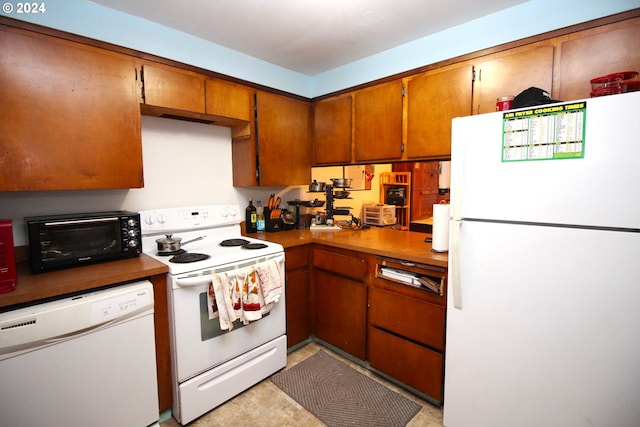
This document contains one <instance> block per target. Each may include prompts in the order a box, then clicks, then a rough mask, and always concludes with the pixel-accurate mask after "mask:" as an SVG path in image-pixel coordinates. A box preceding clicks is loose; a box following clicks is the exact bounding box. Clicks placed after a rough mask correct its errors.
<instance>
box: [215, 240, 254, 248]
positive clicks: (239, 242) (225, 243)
mask: <svg viewBox="0 0 640 427" xmlns="http://www.w3.org/2000/svg"><path fill="white" fill-rule="evenodd" d="M247 244H249V241H248V240H245V239H226V240H223V241H222V242H220V246H227V247H228V246H243V245H247Z"/></svg>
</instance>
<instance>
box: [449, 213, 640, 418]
mask: <svg viewBox="0 0 640 427" xmlns="http://www.w3.org/2000/svg"><path fill="white" fill-rule="evenodd" d="M459 239H460V243H461V244H460V247H459V256H457V257H451V258H450V265H449V267H450V269H451V270H453V269H458V271H459V275H457V276H450V277H449V280H450V281H449V286H450V289H451V286H455V285H456V283H452V281H455V280H459V285H460V286H459V287H460V290H461V296H460V297H461V303H462V309H456V308H454V307H453V298H454V295H453V292H449V293H448V298H449V301H448V303H449V309H448V310H447V337H446V339H447V341H446V343H447V352H446V372H445V394H444V424H445V425H446V426H447V427H466V426H474V427H482V426H490V427H500V426H509V427H511V426H524V427H526V426H535V427H539V426H546V427H553V426H558V427H568V426H584V425H594V426H596V425H598V426H604V425H606V426H631V425H639V424H638V422H639V421H640V405H638V398H639V397H640V339H638V314H637V313H638V301H640V286H638V278H639V277H640V263H638V251H639V249H640V234H639V233H621V232H611V231H594V230H580V229H575V228H557V227H540V226H530V225H505V224H493V223H473V222H463V224H462V226H461V227H460V229H459Z"/></svg>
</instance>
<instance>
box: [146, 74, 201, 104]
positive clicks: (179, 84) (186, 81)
mask: <svg viewBox="0 0 640 427" xmlns="http://www.w3.org/2000/svg"><path fill="white" fill-rule="evenodd" d="M142 80H143V88H144V103H145V104H147V105H152V106H155V107H165V108H171V109H175V110H183V111H190V112H194V113H204V112H205V101H204V93H205V92H204V76H201V75H199V74H196V73H192V72H190V71H186V70H180V69H177V68H172V67H165V66H160V65H151V64H144V65H143V66H142Z"/></svg>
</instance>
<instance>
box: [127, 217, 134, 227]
mask: <svg viewBox="0 0 640 427" xmlns="http://www.w3.org/2000/svg"><path fill="white" fill-rule="evenodd" d="M127 225H128V226H129V227H135V225H136V220H135V219H133V218H130V219H129V220H127Z"/></svg>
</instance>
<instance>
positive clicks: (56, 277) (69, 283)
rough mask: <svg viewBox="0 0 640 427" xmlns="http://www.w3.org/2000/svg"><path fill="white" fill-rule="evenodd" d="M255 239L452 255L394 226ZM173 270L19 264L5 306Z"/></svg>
mask: <svg viewBox="0 0 640 427" xmlns="http://www.w3.org/2000/svg"><path fill="white" fill-rule="evenodd" d="M249 236H250V237H253V238H257V239H261V240H268V241H271V242H275V243H279V244H281V245H282V246H284V247H285V248H291V247H295V246H299V245H305V244H309V243H318V244H322V245H327V246H335V247H338V248H343V249H349V250H353V251H358V252H365V253H371V254H375V255H381V256H386V257H390V258H397V259H401V260H406V261H412V262H417V263H422V264H430V265H436V266H439V267H447V260H448V256H447V254H446V253H437V252H433V251H432V250H431V243H427V242H425V241H424V239H425V238H426V237H430V235H429V234H425V233H416V232H412V231H399V230H393V229H390V228H375V227H372V228H368V229H365V230H335V231H328V230H327V231H320V230H313V231H312V230H310V229H308V228H307V229H302V230H287V231H279V232H275V233H266V232H259V233H256V234H250V235H249ZM168 271H169V269H168V267H167V266H166V265H164V264H162V263H161V262H159V261H156V260H154V259H153V258H151V257H149V256H147V255H144V254H141V255H140V256H139V257H138V258H129V259H125V260H119V261H111V262H105V263H100V264H93V265H87V266H83V267H74V268H69V269H65V270H58V271H51V272H48V273H42V274H32V273H31V272H30V271H29V268H28V264H27V263H26V262H21V263H19V264H18V284H17V286H16V289H15V290H14V291H12V292H8V293H4V294H0V308H2V307H8V306H12V305H17V304H22V303H27V302H33V301H38V300H43V299H46V298H51V297H56V296H60V295H66V294H71V293H74V292H84V291H90V290H92V289H96V288H100V287H103V286H108V285H112V284H116V283H122V282H129V281H134V280H138V279H143V278H145V277H150V276H155V275H157V274H166V273H167V272H168Z"/></svg>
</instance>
